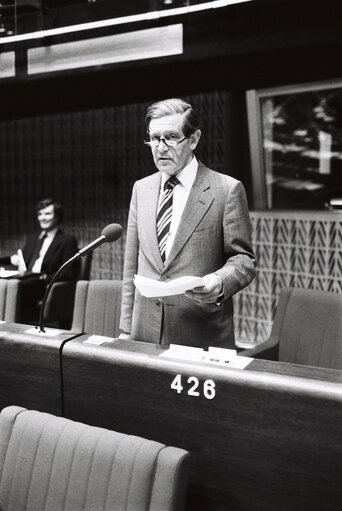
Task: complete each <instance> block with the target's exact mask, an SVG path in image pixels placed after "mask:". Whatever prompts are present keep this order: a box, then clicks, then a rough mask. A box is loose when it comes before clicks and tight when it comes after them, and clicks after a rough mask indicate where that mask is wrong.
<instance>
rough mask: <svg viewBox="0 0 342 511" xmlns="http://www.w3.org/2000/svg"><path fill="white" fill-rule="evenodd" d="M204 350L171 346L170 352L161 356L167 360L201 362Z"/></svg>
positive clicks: (176, 345)
mask: <svg viewBox="0 0 342 511" xmlns="http://www.w3.org/2000/svg"><path fill="white" fill-rule="evenodd" d="M203 353H204V350H203V349H202V348H196V347H192V346H182V345H181V344H170V347H169V349H168V350H166V351H164V352H163V353H161V355H159V356H160V357H165V358H177V359H181V360H192V361H196V362H198V361H201V360H202V358H203Z"/></svg>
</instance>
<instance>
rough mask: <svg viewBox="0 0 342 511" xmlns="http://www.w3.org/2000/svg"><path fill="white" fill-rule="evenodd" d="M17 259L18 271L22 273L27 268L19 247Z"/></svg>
mask: <svg viewBox="0 0 342 511" xmlns="http://www.w3.org/2000/svg"><path fill="white" fill-rule="evenodd" d="M18 259H19V265H18V270H19V273H24V272H25V271H27V268H26V263H25V259H24V256H23V252H22V250H21V249H20V248H19V250H18Z"/></svg>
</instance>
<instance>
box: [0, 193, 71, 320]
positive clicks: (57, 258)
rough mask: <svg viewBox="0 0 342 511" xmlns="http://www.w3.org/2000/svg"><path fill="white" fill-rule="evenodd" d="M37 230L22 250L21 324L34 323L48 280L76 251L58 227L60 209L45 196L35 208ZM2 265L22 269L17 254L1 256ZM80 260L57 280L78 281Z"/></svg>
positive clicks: (66, 235) (69, 237)
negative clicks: (23, 274)
mask: <svg viewBox="0 0 342 511" xmlns="http://www.w3.org/2000/svg"><path fill="white" fill-rule="evenodd" d="M36 212H37V219H38V223H39V227H40V232H39V233H35V234H31V235H29V236H28V237H27V239H26V242H25V245H24V247H23V249H22V254H23V258H24V261H25V265H26V271H27V274H26V275H27V276H26V277H25V281H23V282H22V313H21V318H22V322H23V323H32V322H36V321H37V320H38V318H39V306H40V302H41V300H42V299H43V297H44V293H45V290H46V287H47V285H48V283H49V282H50V281H51V279H52V277H53V276H54V274H55V273H56V272H57V271H58V270H59V268H60V267H61V266H62V265H63V264H64V263H65V262H66V261H67V260H68V259H70V258H71V257H72V256H73V255H74V254H75V253H76V252H77V251H78V246H77V241H76V238H75V237H74V236H71V235H70V234H66V233H64V232H63V231H62V229H61V228H60V224H61V222H62V220H63V210H62V207H61V205H60V204H59V203H57V202H55V201H54V200H53V199H44V200H41V201H40V202H38V204H37V207H36ZM0 263H1V264H12V265H14V266H17V267H18V268H19V270H21V264H20V257H19V256H18V255H17V254H14V255H12V256H11V257H0ZM78 274H79V261H77V262H74V263H72V264H71V265H69V266H67V267H66V268H65V269H64V270H63V271H62V272H61V273H60V275H59V276H58V279H57V280H69V281H70V280H77V278H78Z"/></svg>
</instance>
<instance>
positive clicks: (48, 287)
mask: <svg viewBox="0 0 342 511" xmlns="http://www.w3.org/2000/svg"><path fill="white" fill-rule="evenodd" d="M80 257H81V254H80V253H79V252H77V254H75V255H74V256H72V257H71V258H70V259H68V261H66V262H65V263H64V264H63V265H62V266H61V267H60V268H59V270H58V271H57V272H56V273H55V274H54V276H53V277H52V279H51V281H50V282H49V285H48V286H47V288H46V291H45V294H44V298H43V301H42V305H41V308H40V313H39V333H40V334H41V333H46V331H45V330H44V326H43V321H44V308H45V304H46V300H47V298H48V296H49V293H50V290H51V288H52V285H53V284H54V283H55V281H56V278H57V277H58V275H59V274H60V273H61V271H62V270H64V268H65V267H66V266H67V265H68V264H70V263H73V262H74V261H76V259H79V258H80ZM36 328H37V327H36Z"/></svg>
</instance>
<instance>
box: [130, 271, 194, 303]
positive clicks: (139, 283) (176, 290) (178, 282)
mask: <svg viewBox="0 0 342 511" xmlns="http://www.w3.org/2000/svg"><path fill="white" fill-rule="evenodd" d="M133 282H134V285H135V287H136V288H137V289H138V290H139V292H140V293H141V294H142V295H143V296H147V297H148V298H152V297H156V296H173V295H182V294H184V293H185V291H189V290H191V289H194V287H200V286H204V280H203V278H202V277H191V276H185V277H179V278H178V279H174V280H169V281H168V282H162V281H160V280H154V279H149V278H148V277H142V276H141V275H134V280H133Z"/></svg>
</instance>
